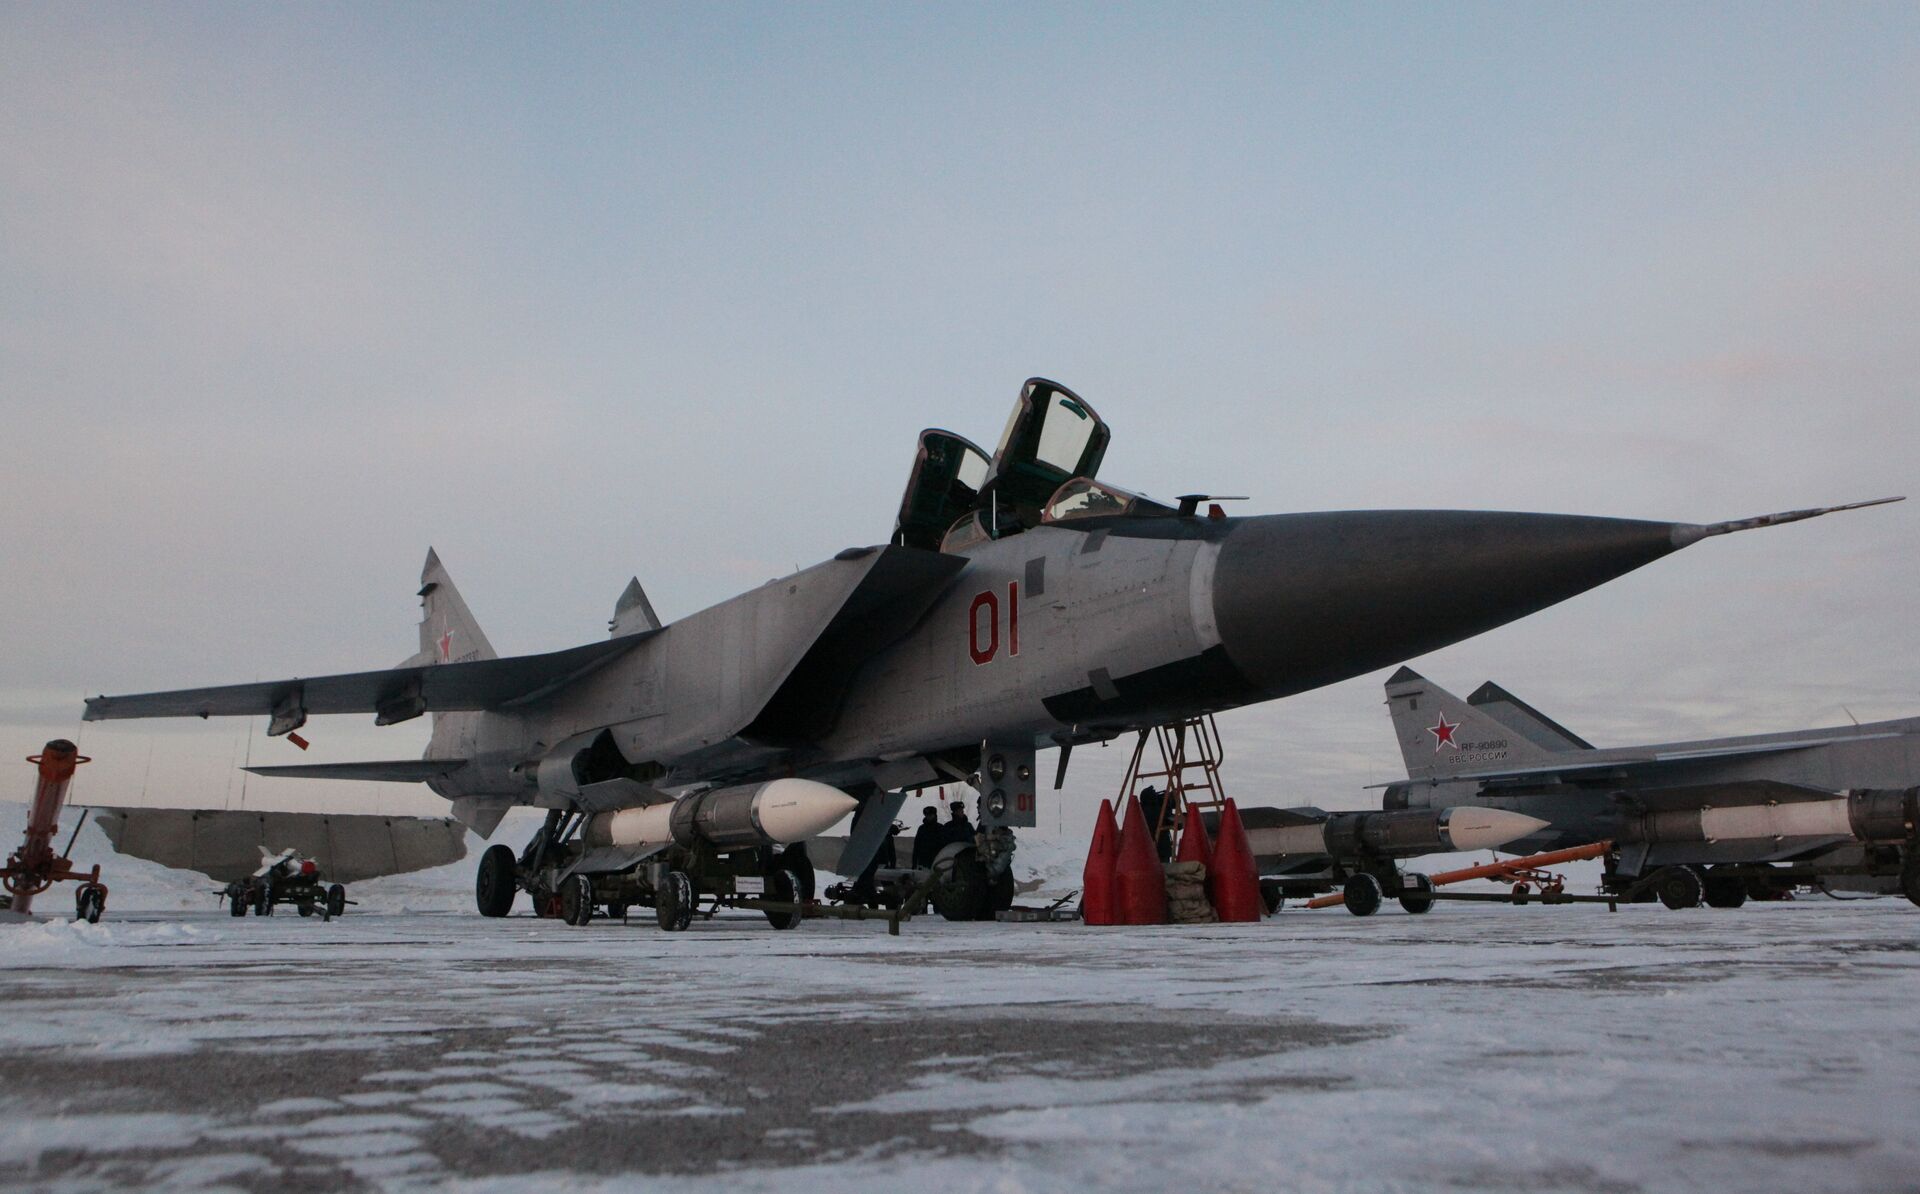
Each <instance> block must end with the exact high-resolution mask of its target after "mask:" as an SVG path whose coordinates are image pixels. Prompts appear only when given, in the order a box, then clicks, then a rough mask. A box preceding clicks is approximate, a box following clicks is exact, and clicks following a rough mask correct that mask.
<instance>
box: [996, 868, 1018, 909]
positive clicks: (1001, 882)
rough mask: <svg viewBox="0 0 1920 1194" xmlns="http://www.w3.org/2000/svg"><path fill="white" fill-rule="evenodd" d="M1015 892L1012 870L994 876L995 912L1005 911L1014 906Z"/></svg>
mask: <svg viewBox="0 0 1920 1194" xmlns="http://www.w3.org/2000/svg"><path fill="white" fill-rule="evenodd" d="M1015 894H1016V893H1015V891H1014V887H1013V872H1012V871H1001V872H1000V873H999V874H998V875H995V876H994V877H993V910H994V911H995V912H1005V911H1006V910H1007V909H1009V908H1011V907H1013V897H1014V895H1015Z"/></svg>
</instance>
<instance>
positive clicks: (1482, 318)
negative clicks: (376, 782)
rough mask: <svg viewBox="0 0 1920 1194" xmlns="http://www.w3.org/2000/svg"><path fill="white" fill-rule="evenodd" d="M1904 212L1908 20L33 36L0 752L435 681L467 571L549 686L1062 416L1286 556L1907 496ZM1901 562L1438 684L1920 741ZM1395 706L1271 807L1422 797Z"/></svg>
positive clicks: (1631, 717) (4, 383) (161, 755)
mask: <svg viewBox="0 0 1920 1194" xmlns="http://www.w3.org/2000/svg"><path fill="white" fill-rule="evenodd" d="M1916 184H1920V8H1916V7H1915V6H1913V5H1886V6H1873V5H1864V4H1860V5H1846V6H1838V5H1828V6H1763V5H1751V4H1742V5H1728V6H1678V5H1657V6H1656V5H1645V6H1627V5H1588V6H1566V5H1525V6H1520V5H1514V6H1504V5H1484V6H1448V7H1439V6H1411V5H1409V6H1368V7H1362V8H1357V9H1340V8H1336V7H1334V6H1327V5H1312V6H1300V7H1286V6H1258V7H1252V6H1227V5H1186V6H1179V7H1140V6H1135V7H1119V6H1113V5H1097V6H1064V5H1059V6H1047V7H1043V8H1037V9H1036V8H1035V7H1033V6H1024V5H1023V6H1010V5H1009V6H987V5H965V6H961V5H955V6H951V7H928V6H905V5H895V6H853V5H824V6H820V5H816V6H806V7H800V6H777V7H774V6H747V5H729V6H699V7H672V6H665V5H649V6H645V7H640V6H631V7H620V6H611V5H605V6H594V7H584V6H575V7H563V6H552V5H542V6H524V7H503V6H495V7H491V8H483V7H480V6H474V5H449V6H422V5H412V6H390V5H377V6H348V5H329V6H324V7H323V6H307V7H299V8H296V7H293V6H285V5H274V6H268V5H214V6H205V5H199V6H186V5H173V6H153V5H127V6H119V5H81V4H60V5H50V4H13V5H9V6H7V7H5V8H0V316H3V318H0V497H3V498H4V500H0V609H3V610H4V611H5V616H4V617H3V618H0V728H4V730H5V732H6V734H7V735H10V736H11V737H13V738H17V739H18V742H17V743H16V745H18V746H19V747H20V748H21V749H20V750H18V751H17V752H16V753H19V754H24V753H27V752H28V751H29V750H31V749H32V748H33V747H35V746H37V745H38V744H39V742H40V741H42V740H44V738H45V737H46V736H48V735H49V734H51V733H54V732H67V733H71V732H73V730H74V722H73V721H72V718H73V717H74V716H76V715H77V712H78V707H79V697H80V696H81V695H82V694H83V693H91V692H98V691H103V690H104V691H110V692H115V691H137V690H143V689H150V688H160V687H173V686H178V685H187V684H200V683H215V682H224V681H233V680H246V679H252V678H254V677H256V676H258V677H261V678H266V677H271V676H277V675H283V674H297V673H314V672H323V671H332V670H356V669H359V668H363V667H368V666H379V665H382V664H387V663H393V662H397V661H398V660H399V659H401V658H403V657H404V656H405V655H407V654H409V653H410V652H411V650H412V649H413V646H412V625H413V622H414V620H415V617H416V607H415V602H414V600H413V595H412V594H413V590H414V588H415V587H416V586H415V585H414V583H413V581H414V577H415V576H416V575H417V572H418V568H419V562H420V557H421V556H423V555H424V554H425V550H426V547H427V545H428V544H429V543H432V544H434V545H435V546H437V547H438V548H439V549H440V552H441V554H442V556H443V558H444V559H445V560H446V561H447V563H448V565H449V567H450V568H451V569H452V571H453V574H454V575H455V576H456V578H458V580H459V582H460V586H461V588H462V590H463V592H464V593H465V594H466V596H467V598H468V600H469V602H470V604H471V605H472V606H473V607H474V609H475V611H476V613H477V614H478V615H479V617H480V618H481V619H482V621H483V623H484V624H485V626H486V628H487V630H488V632H489V634H490V636H491V637H492V638H493V641H494V642H495V644H496V645H497V646H498V647H500V648H501V649H502V650H503V651H506V652H515V651H531V650H544V649H551V648H557V647H561V646H565V645H569V644H571V643H574V642H578V641H584V640H586V639H589V638H593V637H597V636H598V635H599V634H601V633H603V632H604V624H605V619H606V618H607V617H608V616H609V614H610V613H611V609H612V603H613V600H614V598H615V597H616V596H617V594H618V593H619V590H620V588H621V586H622V585H623V584H624V582H625V580H626V578H627V576H628V575H630V574H633V573H638V574H639V575H640V577H641V579H642V580H643V582H645V584H646V585H647V587H648V589H649V591H650V592H651V594H652V595H653V599H654V602H655V604H656V606H657V607H658V608H659V609H660V611H661V613H662V615H663V616H666V617H669V618H672V617H675V616H679V615H682V614H685V613H687V612H690V611H692V610H694V609H697V608H699V607H701V606H703V605H706V604H709V603H711V602H713V601H717V600H720V599H722V598H724V597H725V596H727V595H729V594H731V593H733V592H735V591H738V590H739V589H742V588H744V587H747V586H750V585H752V584H756V583H758V582H759V581H761V580H764V579H766V578H767V577H768V576H770V575H773V574H775V573H778V572H784V571H786V570H788V569H790V568H792V567H794V566H796V565H801V566H804V565H808V564H811V563H813V562H816V561H817V560H819V559H821V558H824V557H825V556H827V555H830V554H831V553H832V552H834V551H836V550H838V549H840V548H842V547H845V546H848V545H850V544H855V543H869V542H876V541H879V540H881V539H883V538H884V537H885V536H886V534H887V532H888V530H889V529H890V526H891V518H892V512H893V508H894V505H895V503H896V501H897V499H898V493H899V488H900V485H901V483H902V481H903V480H904V473H905V469H906V466H907V463H908V455H909V452H910V450H911V446H912V442H913V436H914V434H915V432H917V431H918V430H919V429H920V428H921V427H923V426H927V425H930V424H939V425H945V426H949V427H951V428H953V429H955V430H957V431H960V432H962V433H965V434H969V435H971V436H973V437H974V438H975V439H978V440H981V441H991V439H992V438H993V437H994V435H995V434H996V433H997V432H998V430H999V427H1000V425H1001V423H1002V421H1003V419H1004V417H1005V412H1006V408H1007V405H1008V404H1009V403H1010V402H1011V401H1012V398H1013V396H1014V393H1015V391H1016V389H1017V387H1018V385H1019V383H1020V381H1021V380H1022V379H1023V378H1025V377H1027V376H1028V375H1030V374H1043V375H1047V376H1051V377H1055V378H1057V379H1059V380H1061V381H1063V382H1065V383H1066V384H1068V385H1070V386H1072V387H1074V388H1075V389H1077V390H1078V391H1080V392H1081V393H1082V394H1084V395H1085V396H1086V397H1087V398H1088V399H1089V400H1090V401H1091V402H1093V403H1094V405H1095V406H1096V407H1098V408H1099V410H1100V411H1101V413H1102V414H1103V415H1104V416H1105V417H1106V418H1107V419H1108V421H1109V422H1110V423H1112V425H1113V426H1114V429H1115V440H1114V445H1113V448H1112V450H1111V452H1110V453H1109V456H1108V465H1107V468H1106V470H1105V474H1106V475H1107V476H1109V477H1110V478H1112V479H1114V480H1116V481H1119V482H1121V483H1123V484H1130V485H1134V486H1137V487H1140V488H1144V489H1146V490H1148V491H1150V492H1154V493H1157V494H1161V495H1168V494H1177V493H1181V492H1186V491H1189V490H1194V489H1215V490H1224V491H1229V492H1240V493H1249V494H1251V495H1253V498H1254V500H1253V501H1252V502H1250V503H1248V504H1247V507H1246V508H1247V509H1248V510H1249V511H1252V512H1269V511H1281V510H1292V509H1321V508H1343V507H1373V506H1442V507H1474V508H1504V509H1541V510H1561V511H1574V512H1582V513H1596V514H1614V515H1629V516H1644V517H1655V518H1673V519H1692V520H1712V519H1718V518H1724V517H1734V516H1740V515H1746V514H1752V513H1758V512H1762V511H1769V510H1775V509H1784V508H1789V507H1797V506H1804V505H1812V504H1823V503H1827V502H1837V501H1846V500H1854V499H1859V498H1867V497H1876V496H1881V495H1883V494H1889V493H1903V492H1908V491H1910V490H1914V489H1915V488H1916V486H1915V485H1914V484H1913V482H1912V478H1913V476H1914V472H1915V467H1914V459H1915V455H1916V450H1917V449H1920V393H1917V392H1916V391H1917V390H1920V385H1916V378H1920V339H1917V338H1916V336H1915V334H1914V331H1913V329H1914V326H1915V322H1916V319H1915V317H1916V314H1920V220H1917V219H1916V212H1920V201H1917V200H1916V196H1917V195H1920V185H1916ZM1917 539H1920V503H1915V504H1910V505H1909V506H1906V507H1892V508H1889V509H1883V510H1876V511H1870V512H1863V513H1860V514H1855V515H1849V516H1846V517H1845V518H1838V519H1833V520H1828V521H1824V522H1820V523H1813V524H1807V525H1805V526H1801V527H1794V528H1785V529H1782V530H1778V531H1771V532H1767V533H1765V534H1764V535H1755V536H1749V537H1742V538H1741V539H1738V540H1729V541H1725V542H1720V543H1709V544H1705V545H1702V546H1701V547H1699V548H1695V549H1693V550H1691V551H1689V552H1687V553H1685V554H1684V555H1682V556H1679V557H1676V558H1675V559H1673V560H1670V561H1666V562H1663V563H1661V564H1659V565H1656V566H1655V567H1654V568H1652V569H1650V570H1648V571H1647V572H1645V573H1642V574H1636V575H1635V576H1631V577H1629V578H1627V579H1625V580H1623V581H1621V582H1618V583H1617V584H1616V585H1614V586H1611V587H1610V588H1608V589H1605V590H1602V591H1600V592H1597V593H1594V594H1590V595H1588V596H1586V597H1583V598H1580V599H1577V600H1576V601H1575V602H1573V603H1571V604H1569V605H1567V606H1565V607H1563V608H1561V609H1558V610H1555V611H1551V612H1549V613H1547V614H1545V615H1542V616H1540V617H1538V618H1536V619H1533V620H1531V621H1530V622H1528V623H1524V624H1521V625H1517V626H1514V627H1511V628H1508V629H1506V630H1502V631H1499V632H1496V633H1494V634H1492V635H1489V636H1486V637H1484V638H1482V639H1480V640H1476V641H1474V642H1470V643H1467V644H1463V645H1461V646H1459V647H1455V648H1451V649H1449V650H1448V651H1445V652H1442V653H1440V654H1439V655H1438V656H1435V657H1433V658H1432V659H1430V660H1425V661H1416V662H1417V664H1418V665H1419V666H1421V667H1422V668H1424V669H1425V670H1428V671H1429V672H1430V673H1431V674H1433V675H1434V677H1435V678H1436V679H1438V680H1440V681H1441V682H1442V683H1445V684H1447V685H1448V686H1449V687H1452V688H1455V689H1456V690H1457V691H1461V692H1465V691H1468V690H1470V689H1471V688H1472V687H1473V686H1474V685H1475V684H1477V683H1478V682H1479V681H1480V680H1481V679H1483V678H1486V676H1488V675H1494V676H1496V678H1498V679H1500V680H1501V681H1502V682H1503V683H1506V684H1507V685H1508V686H1509V687H1511V688H1513V689H1515V690H1516V691H1518V692H1520V693H1521V694H1522V695H1523V696H1526V697H1527V698H1528V699H1530V700H1532V701H1533V702H1534V703H1536V704H1538V705H1540V706H1541V707H1543V708H1545V709H1547V710H1548V711H1550V712H1552V713H1554V714H1555V715H1556V716H1560V717H1561V718H1562V719H1563V720H1565V721H1567V722H1568V723H1569V724H1570V725H1572V726H1573V727H1574V728H1575V729H1577V730H1580V731H1581V732H1583V733H1585V734H1586V735H1587V736H1588V737H1590V738H1593V739H1595V740H1608V741H1621V742H1624V741H1630V740H1632V739H1633V738H1635V737H1640V736H1644V735H1650V734H1663V733H1668V732H1671V733H1681V734H1687V735H1693V734H1699V735H1706V734H1714V733H1733V732H1745V731H1759V730H1768V729H1784V728H1789V727H1791V726H1793V725H1796V724H1801V723H1803V722H1806V721H1820V720H1831V719H1840V720H1844V715H1843V714H1842V712H1841V706H1842V705H1845V706H1846V707H1847V708H1850V709H1851V710H1852V712H1853V713H1855V714H1857V715H1859V716H1860V717H1862V718H1866V717H1869V716H1895V715H1907V714H1914V713H1920V668H1917V667H1916V666H1915V665H1916V663H1917V662H1920V659H1917V658H1916V656H1920V651H1917V650H1916V648H1920V629H1916V625H1917V624H1920V620H1917V619H1916V618H1915V616H1914V615H1915V614H1916V612H1920V598H1917V597H1916V594H1917V593H1920V563H1916V560H1920V552H1916V550H1915V549H1916V546H1920V544H1917V543H1916V540H1917ZM1379 679H1380V677H1377V676H1375V677H1367V678H1364V679H1362V680H1358V681H1354V682H1352V683H1350V684H1347V685H1341V686H1337V687H1336V688H1334V689H1331V690H1328V691H1326V692H1323V693H1320V694H1312V695H1309V696H1307V697H1303V698H1298V699H1296V700H1294V701H1289V702H1285V703H1282V704H1280V705H1276V706H1271V707H1267V708H1263V709H1261V710H1258V711H1253V712H1249V713H1244V714H1240V715H1237V716H1236V717H1234V718H1232V719H1230V720H1229V730H1230V732H1231V733H1232V735H1233V736H1234V742H1233V745H1234V746H1235V747H1236V759H1237V761H1238V762H1239V764H1240V765H1241V766H1243V767H1244V768H1245V769H1246V770H1245V772H1244V774H1246V775H1247V777H1248V779H1247V783H1248V786H1249V787H1260V788H1262V789H1263V790H1262V791H1259V792H1254V793H1249V795H1251V796H1258V797H1260V798H1262V799H1265V798H1269V797H1270V798H1273V799H1280V800H1282V801H1284V802H1301V801H1313V802H1319V803H1340V802H1342V801H1343V800H1346V801H1349V802H1351V801H1357V800H1359V799H1361V797H1360V795H1359V793H1358V787H1359V785H1360V784H1363V783H1368V782H1379V781H1380V780H1383V779H1386V778H1391V773H1392V771H1393V769H1394V767H1395V766H1396V765H1397V757H1396V755H1395V753H1394V750H1393V744H1392V739H1391V735H1390V733H1389V732H1388V727H1387V722H1386V717H1385V715H1384V711H1382V710H1381V709H1380V707H1379V705H1378V701H1379ZM243 729H244V727H243V724H242V723H228V724H226V725H225V726H221V725H219V724H218V723H216V724H214V725H211V726H199V725H195V726H191V727H186V726H178V725H160V724H159V723H130V724H126V725H115V726H89V727H87V730H86V733H87V735H88V738H87V742H88V744H89V745H90V747H92V748H95V753H96V754H98V755H99V756H100V757H101V759H102V763H101V764H99V765H96V768H95V771H94V772H93V773H92V774H93V776H94V779H93V781H92V782H93V783H94V784H95V785H96V787H99V788H102V789H105V788H113V787H115V786H116V785H117V787H118V789H121V790H124V789H125V787H126V786H127V785H128V783H130V782H131V781H130V780H128V778H127V775H128V768H129V767H132V768H133V773H134V777H135V778H136V779H141V782H144V783H146V784H147V785H148V787H149V788H150V789H151V794H152V796H153V797H154V798H156V799H158V798H162V797H165V798H168V799H178V800H180V801H182V802H185V801H187V800H190V799H192V798H193V793H194V792H195V791H205V790H207V789H209V788H210V787H214V786H217V785H224V784H225V783H226V777H227V766H228V762H229V760H230V758H231V754H232V747H233V744H234V741H235V738H236V735H238V734H240V733H243ZM317 742H318V744H317V746H316V754H317V755H321V756H322V757H337V758H351V757H394V756H405V755H410V754H414V753H417V752H418V750H419V749H420V745H421V742H420V735H419V734H418V733H417V732H415V730H414V729H400V730H395V731H387V732H380V733H375V732H373V731H372V730H371V729H370V728H367V727H365V726H364V725H363V724H362V719H349V720H346V721H343V722H340V723H339V724H338V727H337V728H336V727H335V726H334V725H328V726H326V727H325V729H324V731H323V733H322V734H320V735H317ZM150 747H151V748H152V750H153V754H154V757H155V759H156V763H155V765H154V768H153V771H152V773H151V774H148V773H147V771H146V768H145V758H146V756H147V753H148V750H149V748H150ZM255 750H256V754H261V755H262V757H267V758H269V759H270V760H272V761H286V760H284V759H283V758H281V756H283V755H287V754H290V753H291V751H290V748H287V747H286V746H285V744H284V743H279V742H275V743H271V744H267V743H256V744H255ZM1108 753H1109V754H1111V753H1112V752H1108ZM134 758H138V760H139V761H140V765H139V766H137V767H134V766H133V765H132V764H131V763H129V761H128V760H130V759H134ZM210 760H211V761H210ZM21 770H22V772H23V774H24V772H25V768H24V767H23V768H22V769H21ZM143 777H144V778H143ZM4 782H5V775H4V773H0V784H4ZM23 782H24V781H23ZM1104 783H1105V781H1104V779H1101V780H1100V782H1097V783H1096V782H1094V779H1092V778H1089V779H1087V780H1086V782H1085V784H1084V785H1082V786H1084V787H1085V788H1086V789H1087V794H1092V793H1093V792H1095V791H1097V790H1098V789H1100V788H1101V787H1102V786H1104ZM260 789H261V786H260V785H258V784H255V785H253V787H252V789H251V791H252V793H254V794H257V793H259V791H260ZM282 790H283V791H294V790H296V789H282ZM328 790H330V789H322V791H328ZM107 795H108V793H107V792H105V791H101V792H97V793H96V796H95V798H99V799H106V798H107ZM362 795H365V794H364V793H362ZM252 798H254V797H253V796H250V799H252Z"/></svg>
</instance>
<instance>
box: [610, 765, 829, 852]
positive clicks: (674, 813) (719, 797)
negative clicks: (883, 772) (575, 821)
mask: <svg viewBox="0 0 1920 1194" xmlns="http://www.w3.org/2000/svg"><path fill="white" fill-rule="evenodd" d="M857 807H859V802H858V801H856V800H855V799H854V798H853V797H851V796H849V795H847V794H846V793H845V792H842V791H841V790H840V789H838V788H835V787H832V786H830V785H828V784H823V783H818V782H815V781H814V780H810V779H775V780H768V781H767V782H765V783H758V784H741V785H739V786H738V787H731V788H714V789H711V790H709V791H705V792H696V793H694V794H693V795H691V796H682V797H681V798H680V799H678V800H673V801H668V802H664V803H659V804H651V805H647V806H645V807H643V808H624V809H619V810H617V811H613V812H603V813H598V814H595V815H594V816H593V817H592V818H590V819H589V820H588V821H587V824H586V828H585V829H584V830H583V832H582V836H583V837H584V838H585V840H586V844H587V845H588V846H590V847H598V846H617V847H622V848H628V849H633V848H642V847H651V846H669V845H673V846H680V847H682V848H684V849H693V848H694V847H696V846H702V845H704V846H710V847H712V848H713V849H715V850H718V851H720V852H722V853H725V852H728V851H732V850H746V849H752V848H755V847H758V846H772V845H791V844H792V843H794V842H803V841H806V840H807V839H808V838H810V837H814V836H815V835H817V834H821V833H825V832H826V831H827V830H829V829H831V828H833V827H834V826H835V825H836V824H838V823H839V822H840V821H841V820H842V819H843V818H844V817H846V816H847V814H849V813H851V812H853V811H854V809H856V808H857Z"/></svg>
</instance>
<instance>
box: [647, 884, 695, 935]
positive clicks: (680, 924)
mask: <svg viewBox="0 0 1920 1194" xmlns="http://www.w3.org/2000/svg"><path fill="white" fill-rule="evenodd" d="M693 901H694V894H693V880H692V879H689V878H687V873H686V872H685V871H668V872H667V876H666V878H665V879H664V880H662V881H661V883H660V889H659V890H658V891H656V892H654V893H653V915H654V918H655V919H656V920H658V921H659V922H660V927H661V929H663V930H664V931H666V932H669V933H684V932H685V931H686V929H687V926H688V925H690V924H692V923H693Z"/></svg>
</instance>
